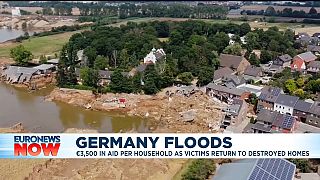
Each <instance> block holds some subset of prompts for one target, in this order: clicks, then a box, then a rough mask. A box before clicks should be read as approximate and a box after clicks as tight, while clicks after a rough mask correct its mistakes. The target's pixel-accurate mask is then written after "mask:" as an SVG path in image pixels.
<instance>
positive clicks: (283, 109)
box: [273, 103, 293, 115]
mask: <svg viewBox="0 0 320 180" xmlns="http://www.w3.org/2000/svg"><path fill="white" fill-rule="evenodd" d="M273 109H274V111H278V112H280V113H281V114H287V113H289V114H290V115H293V107H289V106H284V105H282V104H277V103H275V104H274V107H273Z"/></svg>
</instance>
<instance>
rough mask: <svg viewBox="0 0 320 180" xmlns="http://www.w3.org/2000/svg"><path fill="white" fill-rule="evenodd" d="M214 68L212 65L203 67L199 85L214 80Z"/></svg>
mask: <svg viewBox="0 0 320 180" xmlns="http://www.w3.org/2000/svg"><path fill="white" fill-rule="evenodd" d="M213 74H214V69H213V68H211V67H202V68H201V70H200V72H199V75H198V81H197V85H198V86H204V85H207V84H209V83H210V82H211V81H212V80H213Z"/></svg>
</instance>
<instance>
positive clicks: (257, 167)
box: [211, 158, 303, 180]
mask: <svg viewBox="0 0 320 180" xmlns="http://www.w3.org/2000/svg"><path fill="white" fill-rule="evenodd" d="M283 169H286V170H285V171H283ZM295 172H296V165H295V164H293V163H291V162H290V161H288V160H286V159H280V158H277V159H271V158H259V159H240V160H235V161H233V162H232V163H224V164H222V165H221V166H220V167H219V168H217V172H216V173H215V175H214V176H213V177H212V179H211V180H248V179H249V180H294V175H295ZM302 180H303V179H302Z"/></svg>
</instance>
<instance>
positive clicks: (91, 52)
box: [83, 46, 97, 68]
mask: <svg viewBox="0 0 320 180" xmlns="http://www.w3.org/2000/svg"><path fill="white" fill-rule="evenodd" d="M83 54H84V55H85V56H87V58H88V59H87V66H88V67H90V68H92V67H93V65H94V61H95V59H96V57H97V51H96V49H95V48H94V47H91V46H89V47H87V48H85V49H84V51H83Z"/></svg>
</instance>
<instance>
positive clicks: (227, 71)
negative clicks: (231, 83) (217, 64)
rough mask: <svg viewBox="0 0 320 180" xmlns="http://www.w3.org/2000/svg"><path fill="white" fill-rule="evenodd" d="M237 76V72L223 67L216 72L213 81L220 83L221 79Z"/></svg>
mask: <svg viewBox="0 0 320 180" xmlns="http://www.w3.org/2000/svg"><path fill="white" fill-rule="evenodd" d="M231 74H235V72H234V71H233V70H232V69H231V68H229V67H223V68H220V69H217V70H215V71H214V75H213V81H214V82H215V83H216V82H220V81H221V79H222V78H223V77H225V76H228V75H231Z"/></svg>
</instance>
